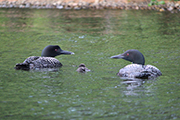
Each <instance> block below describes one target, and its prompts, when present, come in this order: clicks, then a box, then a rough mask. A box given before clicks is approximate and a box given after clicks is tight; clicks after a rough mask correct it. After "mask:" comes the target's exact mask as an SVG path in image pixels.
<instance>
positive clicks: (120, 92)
mask: <svg viewBox="0 0 180 120" xmlns="http://www.w3.org/2000/svg"><path fill="white" fill-rule="evenodd" d="M179 18H180V13H175V14H172V13H168V12H156V11H130V10H129V11H128V10H127V11H119V10H99V11H93V10H81V11H71V10H70V11H63V10H33V9H0V93H1V97H0V107H1V109H0V119H28V118H31V119H60V118H62V119H142V120H143V119H149V120H150V119H151V120H152V119H179V118H180V112H179V111H180V103H179V101H180V75H179V73H180V70H179V68H180V65H179V61H180V47H179V46H180V41H179V40H180V34H179V33H180V23H179ZM49 44H53V45H55V44H57V45H60V46H61V48H62V49H64V50H68V51H72V52H74V53H75V55H70V56H63V55H62V56H57V57H56V58H57V59H58V60H59V61H61V63H62V64H63V67H62V68H60V69H59V71H58V72H53V71H29V72H27V71H16V70H14V69H13V67H14V65H15V64H16V63H19V62H23V61H24V60H25V59H26V58H27V57H28V56H32V55H35V56H38V55H41V51H42V49H43V48H44V47H45V46H47V45H49ZM128 49H138V50H139V51H141V52H142V53H143V54H144V56H145V59H146V64H151V65H154V66H156V67H157V68H159V69H160V70H161V72H162V74H163V76H160V77H159V78H157V79H156V80H150V81H144V82H140V84H139V85H138V86H137V85H136V84H124V83H123V80H122V79H120V78H119V77H118V76H116V73H117V72H118V70H119V69H120V68H122V67H124V66H125V65H127V64H130V63H129V62H128V61H125V60H114V59H110V56H112V55H115V54H120V53H122V52H124V51H126V50H128ZM80 63H85V64H86V66H87V67H88V68H89V69H91V70H92V71H91V72H88V73H87V74H79V73H77V72H76V69H77V67H78V65H79V64H80Z"/></svg>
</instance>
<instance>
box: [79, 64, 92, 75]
mask: <svg viewBox="0 0 180 120" xmlns="http://www.w3.org/2000/svg"><path fill="white" fill-rule="evenodd" d="M76 71H78V72H80V73H85V72H89V71H91V70H90V69H88V68H87V67H86V66H85V64H83V63H81V64H80V65H79V68H78V69H77V70H76Z"/></svg>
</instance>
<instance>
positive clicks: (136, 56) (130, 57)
mask: <svg viewBox="0 0 180 120" xmlns="http://www.w3.org/2000/svg"><path fill="white" fill-rule="evenodd" d="M111 58H114V59H125V60H127V61H130V62H133V63H135V64H141V65H144V64H145V59H144V56H143V54H142V53H141V52H139V51H138V50H135V49H131V50H127V51H126V52H124V53H123V54H120V55H115V56H111Z"/></svg>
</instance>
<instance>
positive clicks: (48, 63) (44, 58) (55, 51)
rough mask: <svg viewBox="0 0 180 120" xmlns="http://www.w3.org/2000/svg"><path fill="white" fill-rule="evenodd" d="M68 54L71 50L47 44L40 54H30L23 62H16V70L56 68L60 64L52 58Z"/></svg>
mask: <svg viewBox="0 0 180 120" xmlns="http://www.w3.org/2000/svg"><path fill="white" fill-rule="evenodd" d="M62 54H64V55H70V54H74V53H73V52H69V51H65V50H62V49H61V48H60V47H59V46H58V45H48V46H46V47H45V48H44V49H43V50H42V53H41V56H30V57H28V58H27V59H26V60H25V61H24V62H23V63H17V64H16V66H15V69H16V70H30V69H36V68H56V67H61V66H62V64H61V63H60V62H59V60H57V59H56V58H54V57H55V56H57V55H62Z"/></svg>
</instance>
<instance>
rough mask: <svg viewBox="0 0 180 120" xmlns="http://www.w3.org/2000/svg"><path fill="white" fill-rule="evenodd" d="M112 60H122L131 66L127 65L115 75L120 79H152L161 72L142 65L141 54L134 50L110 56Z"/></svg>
mask: <svg viewBox="0 0 180 120" xmlns="http://www.w3.org/2000/svg"><path fill="white" fill-rule="evenodd" d="M111 58H114V59H124V60H127V61H130V62H132V63H133V64H130V65H127V66H125V67H124V68H122V69H120V70H119V72H118V73H117V75H118V76H120V77H128V78H140V79H152V78H156V77H158V76H161V75H162V73H161V71H160V70H159V69H158V68H156V67H155V66H152V65H144V64H145V59H144V56H143V54H142V53H141V52H140V51H138V50H135V49H131V50H127V51H126V52H124V53H123V54H120V55H115V56H111Z"/></svg>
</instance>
